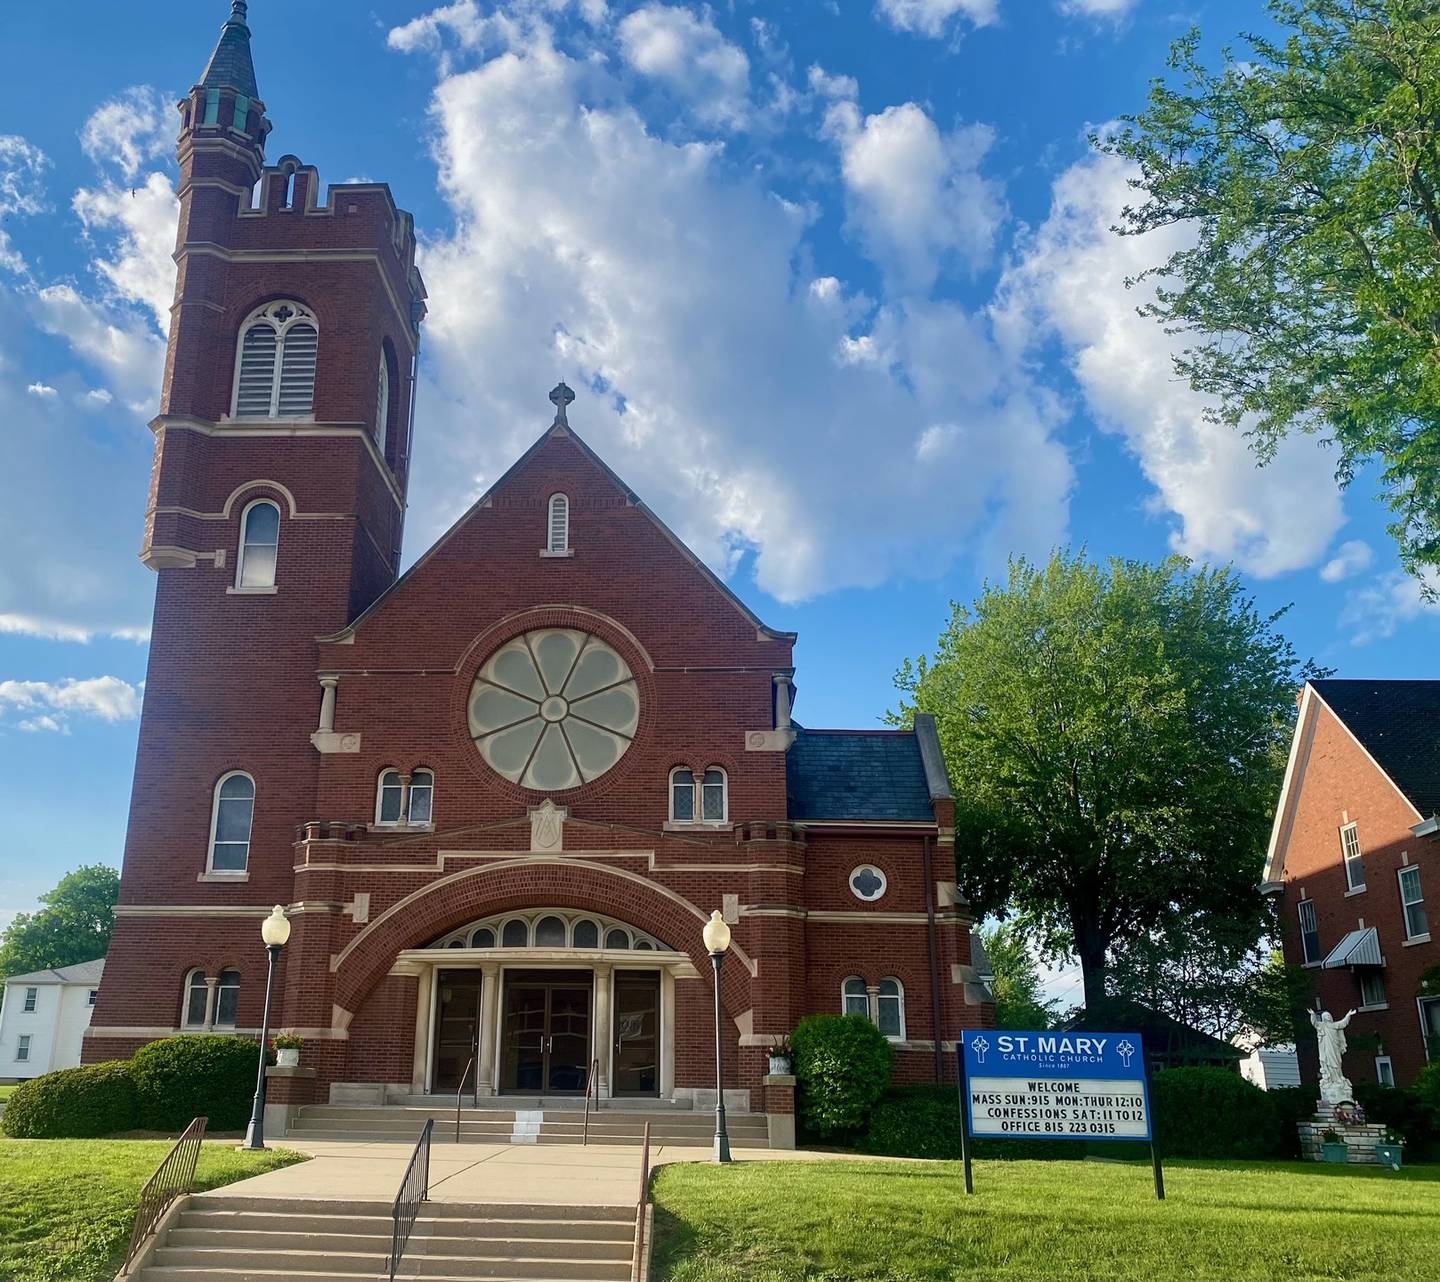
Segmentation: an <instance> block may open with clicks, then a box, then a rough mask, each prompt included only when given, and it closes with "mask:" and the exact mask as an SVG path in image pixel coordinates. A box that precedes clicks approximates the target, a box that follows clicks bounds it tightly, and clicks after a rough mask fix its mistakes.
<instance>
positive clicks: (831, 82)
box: [806, 63, 860, 101]
mask: <svg viewBox="0 0 1440 1282" xmlns="http://www.w3.org/2000/svg"><path fill="white" fill-rule="evenodd" d="M806 81H807V83H808V84H809V86H810V92H811V93H814V94H818V95H819V96H820V97H821V98H828V99H830V100H831V101H845V100H846V99H852V98H858V97H859V96H860V82H859V81H858V80H856V79H855V77H854V76H844V75H832V74H831V73H830V72H828V71H826V70H825V68H824V67H822V66H820V65H819V64H818V63H817V64H816V65H815V66H813V67H811V68H810V70H809V71H808V72H807V73H806Z"/></svg>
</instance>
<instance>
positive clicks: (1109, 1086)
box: [957, 1028, 1165, 1200]
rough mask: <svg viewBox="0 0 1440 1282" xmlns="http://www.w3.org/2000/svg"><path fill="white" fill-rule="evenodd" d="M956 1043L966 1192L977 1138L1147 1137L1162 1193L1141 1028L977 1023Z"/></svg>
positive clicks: (970, 1187)
mask: <svg viewBox="0 0 1440 1282" xmlns="http://www.w3.org/2000/svg"><path fill="white" fill-rule="evenodd" d="M960 1039H961V1040H960V1046H959V1047H958V1048H957V1058H958V1060H959V1070H960V1072H959V1078H960V1092H961V1107H960V1143H961V1155H962V1157H963V1159H964V1162H965V1191H966V1192H967V1193H969V1192H973V1191H974V1190H973V1182H972V1179H971V1172H970V1140H971V1139H972V1138H980V1137H982V1136H983V1137H985V1138H991V1139H1010V1140H1144V1141H1146V1142H1147V1143H1148V1144H1149V1145H1150V1163H1151V1166H1152V1167H1153V1168H1154V1173H1155V1196H1156V1197H1157V1198H1160V1199H1162V1200H1163V1199H1164V1197H1165V1177H1164V1172H1163V1171H1162V1170H1161V1167H1160V1152H1159V1150H1158V1149H1157V1148H1156V1147H1155V1135H1154V1130H1153V1127H1152V1124H1151V1113H1150V1073H1149V1069H1148V1066H1147V1064H1146V1060H1145V1047H1144V1044H1143V1042H1142V1040H1141V1038H1140V1035H1139V1034H1138V1033H1091V1032H1073V1033H1067V1032H1033V1031H1028V1032H1022V1031H1013V1032H1012V1031H1008V1030H1004V1029H988V1028H986V1029H975V1030H973V1031H966V1032H963V1033H962V1034H961V1035H960Z"/></svg>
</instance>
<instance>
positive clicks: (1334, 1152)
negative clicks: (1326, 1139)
mask: <svg viewBox="0 0 1440 1282" xmlns="http://www.w3.org/2000/svg"><path fill="white" fill-rule="evenodd" d="M1320 1160H1321V1161H1324V1162H1338V1163H1339V1164H1340V1165H1342V1166H1343V1165H1344V1164H1345V1163H1346V1162H1348V1161H1349V1160H1350V1148H1349V1146H1348V1145H1347V1144H1346V1143H1345V1141H1344V1140H1341V1141H1340V1142H1339V1143H1338V1144H1321V1145H1320Z"/></svg>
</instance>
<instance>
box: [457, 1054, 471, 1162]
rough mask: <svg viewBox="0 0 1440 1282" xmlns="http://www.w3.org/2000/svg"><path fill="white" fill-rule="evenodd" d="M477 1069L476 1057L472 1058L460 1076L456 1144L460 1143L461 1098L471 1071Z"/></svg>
mask: <svg viewBox="0 0 1440 1282" xmlns="http://www.w3.org/2000/svg"><path fill="white" fill-rule="evenodd" d="M474 1067H475V1056H473V1055H472V1056H470V1062H469V1063H468V1064H466V1065H465V1071H464V1072H463V1073H461V1074H460V1085H459V1086H457V1087H456V1088H455V1143H457V1144H458V1143H460V1097H461V1096H462V1095H463V1094H465V1083H466V1082H467V1081H468V1080H469V1078H470V1070H471V1069H472V1068H474Z"/></svg>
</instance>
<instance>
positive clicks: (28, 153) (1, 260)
mask: <svg viewBox="0 0 1440 1282" xmlns="http://www.w3.org/2000/svg"><path fill="white" fill-rule="evenodd" d="M49 165H50V161H49V159H48V157H46V155H45V153H44V152H43V151H41V150H40V148H39V147H33V146H31V145H30V144H29V143H28V142H26V141H25V139H23V138H21V137H19V136H18V135H17V134H0V221H3V220H5V219H8V218H9V217H11V216H12V215H14V214H20V215H22V216H25V215H32V214H38V213H40V212H41V211H42V210H43V209H44V208H45V187H44V181H43V175H44V173H45V170H46V169H47V168H48V167H49ZM0 268H4V269H5V270H6V271H10V272H14V273H16V274H17V275H23V274H24V272H25V270H26V266H25V258H24V256H23V255H22V254H21V253H20V251H19V250H17V249H16V248H15V247H14V246H13V245H12V244H11V243H10V236H9V233H8V231H7V230H6V229H5V228H4V227H0Z"/></svg>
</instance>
